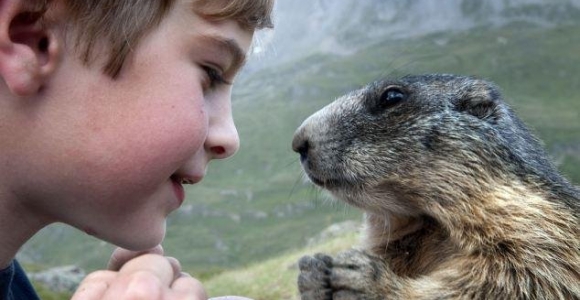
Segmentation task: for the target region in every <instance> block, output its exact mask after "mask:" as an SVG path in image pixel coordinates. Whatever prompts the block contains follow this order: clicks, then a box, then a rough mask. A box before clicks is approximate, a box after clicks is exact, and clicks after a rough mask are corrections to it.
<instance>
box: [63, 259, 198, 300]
mask: <svg viewBox="0 0 580 300" xmlns="http://www.w3.org/2000/svg"><path fill="white" fill-rule="evenodd" d="M152 253H153V254H152ZM161 253H162V250H161ZM137 255H140V256H137ZM135 256H137V257H135ZM109 267H110V269H111V270H107V271H96V272H93V273H91V274H89V275H88V276H87V277H86V278H85V280H83V282H81V284H80V286H79V288H78V289H77V291H76V293H75V294H74V295H73V298H72V300H92V299H104V300H107V299H110V300H113V299H115V300H116V299H192V300H194V299H195V300H205V299H207V295H206V293H205V291H204V289H203V286H202V285H201V283H200V282H199V281H198V280H197V279H195V278H192V277H191V276H189V275H187V274H185V273H181V267H180V266H179V262H178V261H177V260H176V259H174V258H168V257H164V256H162V255H160V252H159V251H158V250H154V251H147V252H146V254H142V253H135V252H130V251H127V250H122V249H121V250H119V249H118V250H115V252H114V253H113V255H112V256H111V261H110V262H109Z"/></svg>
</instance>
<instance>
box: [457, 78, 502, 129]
mask: <svg viewBox="0 0 580 300" xmlns="http://www.w3.org/2000/svg"><path fill="white" fill-rule="evenodd" d="M456 97H457V98H456V99H454V100H453V105H454V107H455V109H456V110H457V111H460V112H464V113H468V114H470V115H472V116H475V117H477V118H479V119H482V120H485V121H490V122H494V121H497V120H498V118H499V117H500V116H501V109H500V107H499V106H500V102H501V100H500V98H501V95H500V93H499V91H498V90H497V88H495V87H494V86H493V85H492V84H491V83H489V82H486V81H483V80H472V81H469V82H468V84H466V85H464V86H463V88H462V89H461V90H460V92H458V93H457V95H456Z"/></svg>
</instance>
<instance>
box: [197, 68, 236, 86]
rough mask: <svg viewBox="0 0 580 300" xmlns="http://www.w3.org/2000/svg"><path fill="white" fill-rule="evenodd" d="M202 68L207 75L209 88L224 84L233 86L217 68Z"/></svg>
mask: <svg viewBox="0 0 580 300" xmlns="http://www.w3.org/2000/svg"><path fill="white" fill-rule="evenodd" d="M202 68H203V70H204V72H205V74H206V75H207V85H206V86H207V88H210V89H213V88H216V87H217V86H219V85H222V84H231V83H230V82H229V81H227V80H226V79H225V78H224V77H223V75H222V73H221V72H220V71H218V70H217V69H216V68H214V67H210V66H203V67H202Z"/></svg>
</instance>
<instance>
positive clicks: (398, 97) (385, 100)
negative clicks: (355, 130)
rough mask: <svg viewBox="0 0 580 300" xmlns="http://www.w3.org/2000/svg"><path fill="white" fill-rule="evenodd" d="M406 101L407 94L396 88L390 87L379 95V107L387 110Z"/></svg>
mask: <svg viewBox="0 0 580 300" xmlns="http://www.w3.org/2000/svg"><path fill="white" fill-rule="evenodd" d="M405 99H407V94H406V93H405V92H404V91H403V90H401V88H399V87H397V86H390V87H387V89H385V91H384V92H383V93H382V94H381V98H380V102H379V105H380V106H381V107H383V108H389V107H392V106H394V105H396V104H397V103H399V102H401V101H403V100H405Z"/></svg>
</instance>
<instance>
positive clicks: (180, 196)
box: [171, 176, 185, 206]
mask: <svg viewBox="0 0 580 300" xmlns="http://www.w3.org/2000/svg"><path fill="white" fill-rule="evenodd" d="M171 183H173V192H174V193H175V196H176V197H177V201H178V202H179V206H181V204H182V203H183V201H185V190H184V189H183V185H182V180H181V179H180V178H179V177H177V176H171Z"/></svg>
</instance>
